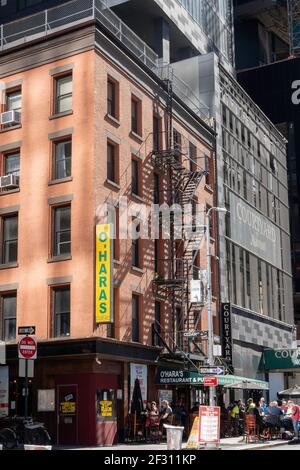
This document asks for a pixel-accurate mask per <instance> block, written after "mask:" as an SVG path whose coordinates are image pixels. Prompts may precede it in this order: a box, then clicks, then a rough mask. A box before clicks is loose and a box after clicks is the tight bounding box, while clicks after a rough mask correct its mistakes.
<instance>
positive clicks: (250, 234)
mask: <svg viewBox="0 0 300 470" xmlns="http://www.w3.org/2000/svg"><path fill="white" fill-rule="evenodd" d="M230 231H231V234H230V238H231V239H232V240H233V241H234V242H235V243H237V244H238V245H240V246H242V247H243V248H245V249H246V250H248V251H250V252H251V253H253V254H254V255H256V256H259V257H260V258H261V259H264V260H265V261H267V262H268V263H270V264H272V265H273V266H276V267H277V268H278V269H282V260H281V240H280V230H279V228H278V227H277V226H276V225H275V224H273V223H272V222H271V221H270V220H269V219H267V217H265V216H263V215H262V214H260V213H259V212H258V211H257V210H256V209H255V208H254V207H252V206H250V204H247V203H246V202H245V201H244V200H242V199H241V198H239V197H238V196H236V195H235V194H233V193H230Z"/></svg>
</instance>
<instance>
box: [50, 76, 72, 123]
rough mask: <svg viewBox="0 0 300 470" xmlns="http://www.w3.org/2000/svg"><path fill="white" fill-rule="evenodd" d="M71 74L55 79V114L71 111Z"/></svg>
mask: <svg viewBox="0 0 300 470" xmlns="http://www.w3.org/2000/svg"><path fill="white" fill-rule="evenodd" d="M72 89H73V81H72V74H69V75H64V76H62V77H56V78H55V106H54V112H55V114H60V113H65V112H68V111H72Z"/></svg>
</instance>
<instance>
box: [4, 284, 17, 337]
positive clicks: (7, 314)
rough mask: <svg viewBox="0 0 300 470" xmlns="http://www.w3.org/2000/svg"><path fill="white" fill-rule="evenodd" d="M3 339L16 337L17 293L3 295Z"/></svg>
mask: <svg viewBox="0 0 300 470" xmlns="http://www.w3.org/2000/svg"><path fill="white" fill-rule="evenodd" d="M1 313H2V315H1V316H2V334H1V338H2V341H11V340H14V339H16V324H17V295H16V294H15V293H13V294H7V295H2V297H1Z"/></svg>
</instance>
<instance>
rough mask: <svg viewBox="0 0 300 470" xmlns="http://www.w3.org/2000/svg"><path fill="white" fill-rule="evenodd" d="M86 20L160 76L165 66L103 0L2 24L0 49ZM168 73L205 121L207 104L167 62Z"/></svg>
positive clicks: (75, 1) (75, 2)
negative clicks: (102, 28) (110, 36)
mask: <svg viewBox="0 0 300 470" xmlns="http://www.w3.org/2000/svg"><path fill="white" fill-rule="evenodd" d="M87 21H96V22H99V24H101V25H102V26H103V27H104V28H105V29H106V30H107V31H109V32H110V33H111V34H112V35H113V36H115V37H116V38H117V39H118V40H119V41H120V42H121V43H122V44H123V45H124V46H125V47H126V48H127V49H128V50H129V51H130V52H131V53H132V54H133V55H134V56H135V57H137V58H138V59H139V60H140V61H141V62H142V63H143V64H144V65H146V66H147V68H149V69H150V70H152V72H154V73H155V74H156V75H157V76H159V77H160V78H163V77H164V76H165V67H161V66H160V65H159V59H158V55H157V54H156V53H155V52H154V51H153V50H152V49H151V48H150V47H149V46H148V45H147V44H146V43H145V42H144V41H143V40H142V39H141V38H140V37H139V36H138V35H137V34H136V33H135V32H134V31H132V30H131V29H130V28H129V27H128V26H127V25H126V24H125V23H124V22H123V21H122V20H121V19H120V18H119V17H118V16H117V15H116V14H115V13H114V12H113V11H112V10H111V9H110V8H109V7H108V6H107V1H106V0H72V1H68V2H66V3H63V4H62V5H59V6H57V7H53V8H50V9H48V10H44V11H41V12H39V13H36V14H34V15H30V16H26V17H24V18H19V19H17V20H15V21H12V22H10V23H5V24H2V25H0V51H6V50H9V49H11V48H13V47H17V46H20V45H23V44H26V43H28V42H31V41H34V40H36V39H39V38H42V37H44V36H47V35H49V34H52V33H56V32H59V31H61V30H66V29H68V28H72V27H74V26H76V25H79V24H82V23H86V22H87ZM171 75H172V81H173V91H174V93H175V95H177V96H178V97H179V98H180V99H181V100H182V101H184V102H185V104H186V105H187V106H188V107H189V108H190V109H191V110H192V111H193V112H194V113H196V114H197V115H198V116H199V117H201V119H204V120H205V121H206V122H207V123H208V124H209V123H210V121H209V117H210V116H209V108H208V107H206V106H205V105H204V104H202V103H201V101H200V99H199V98H198V97H197V96H196V95H194V94H193V92H192V90H191V89H190V88H189V87H188V85H187V84H186V83H184V82H183V81H182V80H181V79H179V78H178V77H176V76H175V75H174V72H173V71H172V68H171V66H170V65H169V66H168V76H171Z"/></svg>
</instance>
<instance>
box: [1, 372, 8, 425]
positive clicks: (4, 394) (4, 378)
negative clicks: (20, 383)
mask: <svg viewBox="0 0 300 470" xmlns="http://www.w3.org/2000/svg"><path fill="white" fill-rule="evenodd" d="M8 385H9V383H8V367H7V366H0V418H3V417H4V416H8V399H9V398H8V395H9V389H8Z"/></svg>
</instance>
